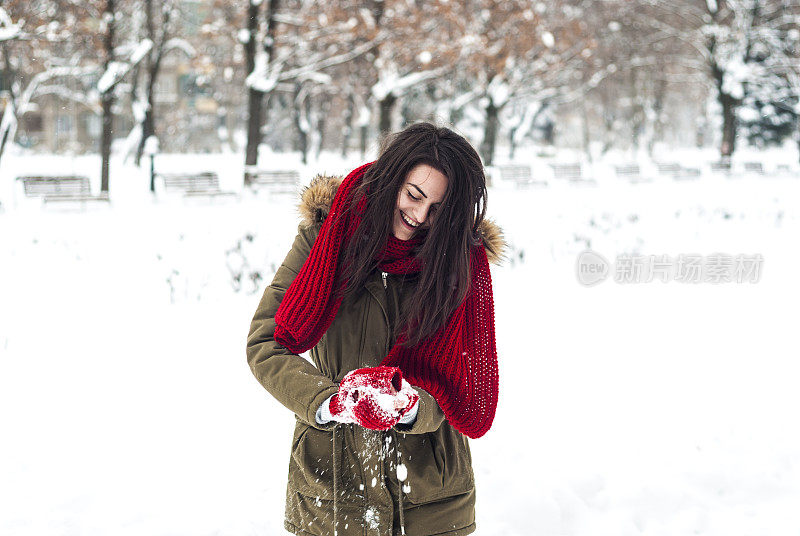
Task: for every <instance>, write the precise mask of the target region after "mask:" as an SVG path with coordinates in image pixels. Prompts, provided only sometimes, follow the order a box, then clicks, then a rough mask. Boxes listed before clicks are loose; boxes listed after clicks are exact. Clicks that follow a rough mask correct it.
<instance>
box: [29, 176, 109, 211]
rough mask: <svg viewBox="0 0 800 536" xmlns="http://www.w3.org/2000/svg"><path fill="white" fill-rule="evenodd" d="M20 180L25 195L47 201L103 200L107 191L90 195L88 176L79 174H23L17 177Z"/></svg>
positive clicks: (106, 196)
mask: <svg viewBox="0 0 800 536" xmlns="http://www.w3.org/2000/svg"><path fill="white" fill-rule="evenodd" d="M17 180H18V181H20V182H22V187H23V191H24V192H25V197H38V198H41V199H42V201H43V202H44V203H45V204H47V203H56V202H63V201H78V202H91V201H105V202H108V193H103V194H101V195H92V191H91V188H90V187H89V178H88V177H84V176H79V175H52V176H43V175H40V176H24V177H17Z"/></svg>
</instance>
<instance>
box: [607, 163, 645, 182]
mask: <svg viewBox="0 0 800 536" xmlns="http://www.w3.org/2000/svg"><path fill="white" fill-rule="evenodd" d="M614 169H615V170H616V172H617V177H618V178H620V179H627V180H628V181H629V182H631V183H633V184H636V183H640V182H650V181H651V180H652V179H650V178H649V177H643V176H642V170H641V168H640V167H639V164H623V165H621V166H614Z"/></svg>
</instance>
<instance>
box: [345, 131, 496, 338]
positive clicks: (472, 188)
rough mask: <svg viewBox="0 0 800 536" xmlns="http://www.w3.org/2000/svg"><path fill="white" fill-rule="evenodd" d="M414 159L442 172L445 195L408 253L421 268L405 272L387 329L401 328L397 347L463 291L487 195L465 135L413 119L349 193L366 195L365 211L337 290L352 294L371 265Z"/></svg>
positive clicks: (438, 321) (431, 326)
mask: <svg viewBox="0 0 800 536" xmlns="http://www.w3.org/2000/svg"><path fill="white" fill-rule="evenodd" d="M419 164H427V165H429V166H431V167H432V168H434V169H436V170H438V171H439V172H440V173H442V174H443V175H445V176H446V177H447V192H446V193H445V196H444V199H443V200H442V203H441V205H440V206H439V208H438V210H437V212H436V216H435V218H433V219H432V222H431V225H430V228H429V229H427V232H426V234H425V235H424V241H423V243H422V244H421V246H419V248H418V251H417V252H416V257H417V258H418V259H420V260H421V261H422V270H421V271H420V272H419V273H418V274H416V275H415V276H413V277H415V279H416V285H415V288H414V291H413V293H412V294H411V295H410V296H409V298H408V299H407V300H405V301H404V302H403V307H402V308H401V314H400V317H399V318H398V319H396V323H395V328H396V330H395V333H399V332H398V331H397V328H398V327H404V328H405V327H409V329H408V330H407V333H406V343H405V346H413V345H415V344H417V343H419V342H420V341H421V340H424V339H425V338H427V337H428V336H430V335H432V334H433V333H434V332H435V331H436V330H437V329H439V328H440V327H441V326H442V325H444V324H445V323H446V322H447V320H448V318H449V317H450V315H451V314H452V313H453V311H454V310H455V309H456V308H457V307H458V306H459V305H460V304H461V302H463V301H464V299H465V298H466V295H467V291H468V290H469V285H470V257H469V255H470V253H469V252H470V249H471V247H472V246H474V245H476V244H478V243H479V237H478V227H479V226H480V224H481V222H482V221H483V218H484V215H485V214H486V201H487V195H486V194H487V192H486V177H485V176H484V173H483V164H482V163H481V160H480V157H479V156H478V153H477V152H476V151H475V149H474V148H473V147H472V146H471V145H470V144H469V142H467V140H465V139H464V138H463V137H461V136H459V135H458V134H456V133H455V132H453V131H452V130H450V129H447V128H444V127H437V126H436V125H433V124H431V123H416V124H413V125H411V126H409V127H407V128H405V129H404V130H402V131H400V132H397V133H395V134H392V135H390V136H388V137H387V138H386V139H385V140H384V142H383V144H382V147H381V150H380V156H379V157H378V160H377V161H375V163H374V164H373V165H372V166H371V167H370V168H369V169H368V170H367V172H366V173H365V174H364V177H363V180H362V183H361V185H360V186H359V188H358V190H357V191H356V192H355V195H354V196H353V202H354V204H355V202H357V200H358V199H360V198H361V196H363V195H366V196H367V203H366V210H365V212H364V213H363V215H362V221H361V225H359V227H358V229H357V230H356V231H355V234H354V236H353V237H352V238H351V240H350V241H349V244H348V247H347V250H346V251H345V254H344V257H343V259H342V266H345V267H348V268H346V269H345V270H342V271H341V272H340V273H341V279H342V280H343V281H346V286H345V287H340V286H339V285H337V288H343V291H344V294H345V295H348V294H351V293H354V292H357V291H358V290H359V289H360V288H362V286H363V285H364V283H365V282H366V280H367V279H368V278H369V276H370V274H371V273H372V271H373V270H374V269H375V268H376V267H377V262H376V261H375V259H376V258H377V257H378V254H379V253H380V252H381V250H382V249H383V247H384V245H385V244H386V240H387V239H388V237H389V235H390V233H392V231H393V229H392V224H393V215H394V211H395V206H396V204H397V197H398V193H399V192H400V188H401V187H402V185H403V184H404V183H405V181H406V177H407V176H408V174H409V172H410V171H411V170H412V169H413V168H414V167H415V166H417V165H419ZM387 215H389V216H388V217H387ZM429 218H430V217H429ZM418 232H425V231H424V230H420V231H418ZM342 272H346V273H342ZM407 277H408V276H407Z"/></svg>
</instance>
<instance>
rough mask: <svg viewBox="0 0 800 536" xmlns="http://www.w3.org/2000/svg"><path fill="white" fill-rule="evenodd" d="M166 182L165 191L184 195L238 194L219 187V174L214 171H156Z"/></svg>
mask: <svg viewBox="0 0 800 536" xmlns="http://www.w3.org/2000/svg"><path fill="white" fill-rule="evenodd" d="M156 177H160V178H161V180H162V181H163V182H164V191H165V192H168V193H174V192H182V193H183V196H184V197H189V198H191V197H220V196H232V195H236V192H227V191H223V190H220V189H219V176H218V175H217V174H216V173H214V172H213V171H203V172H200V173H156Z"/></svg>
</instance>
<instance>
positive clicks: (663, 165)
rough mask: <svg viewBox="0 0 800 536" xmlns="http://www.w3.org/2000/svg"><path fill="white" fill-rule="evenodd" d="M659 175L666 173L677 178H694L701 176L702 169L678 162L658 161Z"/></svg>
mask: <svg viewBox="0 0 800 536" xmlns="http://www.w3.org/2000/svg"><path fill="white" fill-rule="evenodd" d="M656 168H657V169H658V173H659V175H666V176H668V177H672V178H673V179H675V180H687V179H688V180H692V179H696V178H698V177H700V169H698V168H687V167H683V166H681V165H680V164H678V163H677V162H657V163H656Z"/></svg>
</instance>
